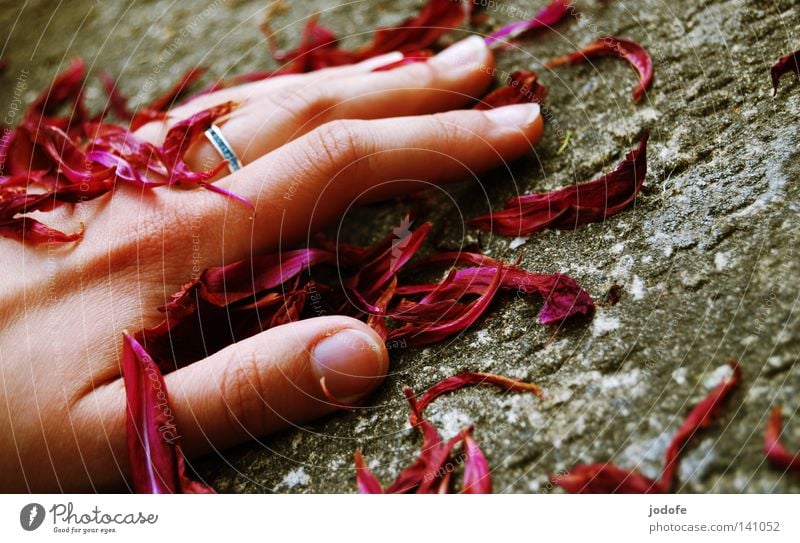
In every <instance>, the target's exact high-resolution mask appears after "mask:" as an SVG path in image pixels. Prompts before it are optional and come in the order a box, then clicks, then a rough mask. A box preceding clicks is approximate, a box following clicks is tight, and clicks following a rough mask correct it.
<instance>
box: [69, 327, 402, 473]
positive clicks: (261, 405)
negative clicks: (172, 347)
mask: <svg viewBox="0 0 800 543" xmlns="http://www.w3.org/2000/svg"><path fill="white" fill-rule="evenodd" d="M388 361H389V357H388V353H387V352H386V347H385V345H384V343H383V341H381V339H380V337H379V336H378V335H377V334H376V333H375V332H374V331H373V330H372V329H371V328H369V327H368V326H367V325H366V324H364V323H362V322H361V321H357V320H355V319H351V318H349V317H339V316H330V317H318V318H314V319H308V320H304V321H299V322H295V323H291V324H286V325H283V326H279V327H276V328H272V329H270V330H267V331H265V332H262V333H261V334H258V335H256V336H253V337H251V338H248V339H245V340H243V341H240V342H239V343H236V344H234V345H231V346H229V347H227V348H225V349H223V350H221V351H219V352H217V353H216V354H214V355H212V356H210V357H208V358H207V359H205V360H201V361H199V362H196V363H194V364H191V365H189V366H186V367H184V368H181V369H180V370H178V371H175V372H173V373H170V374H168V375H167V376H166V377H165V381H166V384H167V390H168V391H169V398H170V407H171V409H172V412H173V413H174V415H175V419H176V422H177V424H176V426H177V428H178V431H179V432H180V434H181V436H180V439H181V445H182V446H183V447H184V450H185V451H186V452H187V453H188V454H190V455H197V454H202V453H206V452H209V451H211V450H214V449H215V448H224V447H229V446H231V445H234V444H237V443H241V442H243V441H251V440H253V439H254V438H257V437H260V436H263V435H265V434H267V433H270V432H274V431H276V430H280V429H282V428H286V427H289V426H292V425H296V424H302V423H305V422H308V421H310V420H312V419H315V418H318V417H320V416H322V415H325V414H328V413H330V412H332V411H334V410H336V409H337V406H336V405H334V404H332V403H331V402H330V401H328V400H326V399H325V395H324V394H323V391H322V388H321V385H320V380H321V378H323V377H324V378H325V382H326V385H327V387H328V389H329V390H330V393H331V394H332V395H333V396H335V397H336V398H337V399H339V400H342V401H345V402H353V401H356V400H358V399H360V398H363V397H364V396H365V395H367V394H369V393H370V392H371V391H372V390H374V389H375V387H376V386H378V384H380V382H381V381H382V380H383V377H384V376H385V375H386V372H387V370H388ZM81 404H82V405H81V406H80V409H82V412H81V413H80V415H81V419H82V420H88V421H91V420H94V421H95V422H96V421H97V420H98V419H99V420H102V421H103V423H102V425H97V426H95V431H96V429H97V428H100V427H102V428H103V429H104V430H105V431H106V435H107V438H108V440H109V441H110V442H111V444H112V445H113V447H112V449H111V450H112V451H115V452H114V454H117V455H119V454H120V451H124V450H125V445H124V444H125V394H124V391H123V390H122V382H121V380H120V381H117V382H116V383H114V385H113V386H108V387H105V388H103V389H98V390H96V391H95V392H94V393H93V394H90V395H89V396H87V397H86V398H84V399H83V400H82V401H81ZM100 445H101V446H100V451H97V452H96V451H91V450H88V449H87V450H86V451H85V452H86V454H90V453H95V454H101V455H102V454H103V451H102V449H103V447H102V443H101V444H100ZM107 448H108V447H106V449H107ZM122 454H123V457H124V453H122ZM104 456H105V457H106V458H107V459H108V460H106V462H109V461H110V459H111V457H112V454H109V452H107V451H106V452H105V454H104ZM118 459H119V458H118Z"/></svg>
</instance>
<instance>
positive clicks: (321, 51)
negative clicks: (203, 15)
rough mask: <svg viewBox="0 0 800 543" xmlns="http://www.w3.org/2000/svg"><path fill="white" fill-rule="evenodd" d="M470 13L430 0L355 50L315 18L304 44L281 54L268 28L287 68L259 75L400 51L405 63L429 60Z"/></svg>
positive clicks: (269, 38)
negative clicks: (432, 51)
mask: <svg viewBox="0 0 800 543" xmlns="http://www.w3.org/2000/svg"><path fill="white" fill-rule="evenodd" d="M468 12H469V6H468V5H467V4H466V3H462V2H454V1H453V0H428V2H427V3H426V4H425V5H424V6H423V7H422V9H421V10H420V12H419V13H418V14H417V15H416V16H414V17H410V18H408V19H406V20H405V21H402V22H401V23H399V24H397V25H395V26H392V27H388V28H380V29H378V30H376V31H375V37H374V38H373V40H372V42H371V43H369V44H368V45H366V46H364V47H361V48H360V49H357V50H355V51H347V50H344V49H341V48H340V47H339V44H338V38H337V36H336V34H335V33H334V32H333V31H331V30H330V29H329V28H327V27H325V26H323V25H321V24H319V23H318V22H317V20H316V17H312V18H311V19H310V20H309V21H308V23H306V27H305V29H304V31H303V35H302V37H301V39H300V43H299V44H298V46H297V47H296V48H295V49H292V50H290V51H279V50H278V49H277V47H276V46H275V42H274V34H273V33H272V31H271V30H270V28H269V26H268V25H263V26H262V30H263V32H264V34H265V35H266V36H267V41H268V42H269V44H270V48H271V49H272V55H273V57H274V58H275V59H276V60H278V61H279V62H283V63H284V65H283V66H282V67H281V68H280V69H278V70H277V71H275V72H270V73H263V74H257V75H258V77H261V76H262V75H263V76H264V77H272V76H275V75H281V74H289V73H303V72H310V71H314V70H319V69H322V68H327V67H330V66H342V65H345V64H352V63H354V62H358V61H360V60H364V59H367V58H371V57H374V56H378V55H381V54H384V53H391V52H394V51H400V52H402V53H404V54H406V55H407V57H406V58H405V59H404V60H403V61H400V63H398V64H395V65H394V66H392V67H395V66H397V65H400V64H401V63H408V62H412V61H419V60H423V59H424V58H427V56H428V53H427V50H428V49H430V47H431V46H432V45H433V44H434V43H435V42H436V40H438V39H439V37H441V36H442V35H443V34H445V33H447V32H449V31H450V30H451V29H453V28H456V27H458V26H459V25H460V24H461V22H462V21H463V20H464V18H465V17H466V16H467V14H468Z"/></svg>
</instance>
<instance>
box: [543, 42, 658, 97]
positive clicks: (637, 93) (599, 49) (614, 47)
mask: <svg viewBox="0 0 800 543" xmlns="http://www.w3.org/2000/svg"><path fill="white" fill-rule="evenodd" d="M598 56H617V57H620V58H624V59H625V60H627V61H628V64H630V65H631V67H632V68H633V69H634V70H636V73H638V74H639V84H638V85H637V86H636V88H634V89H633V94H632V95H633V101H634V102H637V101H639V100H640V99H641V98H642V96H644V93H645V91H647V89H648V87H650V83H652V81H653V59H652V58H650V53H648V52H647V50H646V49H645V48H644V47H642V46H641V45H640V44H638V43H636V42H635V41H631V40H626V39H625V38H616V37H614V36H606V37H604V38H600V39H598V40H596V41H593V42H592V43H590V44H589V45H587V46H586V47H584V48H583V49H581V50H579V51H575V52H574V53H570V54H569V55H564V56H561V57H557V58H554V59H552V60H551V61H549V62H548V63H547V64H546V66H547V67H548V68H554V67H556V66H560V65H562V64H566V63H575V62H582V61H584V60H587V59H589V58H591V57H598Z"/></svg>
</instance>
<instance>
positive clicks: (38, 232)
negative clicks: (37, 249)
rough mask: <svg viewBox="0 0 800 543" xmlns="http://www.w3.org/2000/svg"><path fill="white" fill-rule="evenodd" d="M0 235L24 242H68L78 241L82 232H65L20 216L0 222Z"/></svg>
mask: <svg viewBox="0 0 800 543" xmlns="http://www.w3.org/2000/svg"><path fill="white" fill-rule="evenodd" d="M0 235H2V236H3V237H6V238H11V239H16V240H17V241H22V242H26V243H34V244H39V243H69V242H72V241H78V240H79V239H81V237H83V232H76V233H74V234H65V233H64V232H61V231H59V230H56V229H55V228H50V227H49V226H47V225H44V224H42V223H40V222H39V221H37V220H35V219H31V218H30V217H20V218H18V219H12V220H10V221H6V222H4V223H0Z"/></svg>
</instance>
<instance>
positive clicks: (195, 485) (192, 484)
mask: <svg viewBox="0 0 800 543" xmlns="http://www.w3.org/2000/svg"><path fill="white" fill-rule="evenodd" d="M175 455H176V457H177V460H178V480H179V482H180V487H181V493H182V494H216V491H215V490H214V489H213V488H211V487H210V486H208V485H207V484H205V483H202V482H200V481H195V480H194V479H190V478H189V476H188V475H186V458H185V457H184V455H183V450H181V447H180V445H178V444H175Z"/></svg>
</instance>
